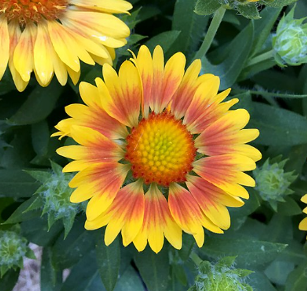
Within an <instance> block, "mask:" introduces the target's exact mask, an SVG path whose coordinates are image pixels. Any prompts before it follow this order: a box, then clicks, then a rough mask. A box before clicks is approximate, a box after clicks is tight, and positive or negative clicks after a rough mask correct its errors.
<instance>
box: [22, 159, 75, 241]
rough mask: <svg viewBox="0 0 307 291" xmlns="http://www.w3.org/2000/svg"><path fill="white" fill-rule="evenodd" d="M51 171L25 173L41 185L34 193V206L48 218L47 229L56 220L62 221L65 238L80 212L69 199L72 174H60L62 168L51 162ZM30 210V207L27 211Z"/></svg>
mask: <svg viewBox="0 0 307 291" xmlns="http://www.w3.org/2000/svg"><path fill="white" fill-rule="evenodd" d="M51 167H52V171H50V172H46V171H37V170H35V171H27V172H28V173H29V174H30V175H31V176H33V177H34V178H35V179H36V180H38V181H40V182H41V183H42V184H43V185H42V186H41V187H39V188H38V190H37V191H36V192H35V195H37V196H38V197H37V201H36V202H35V203H34V205H36V207H37V205H39V206H40V207H41V208H42V209H43V211H42V215H44V214H47V216H48V227H49V229H50V228H51V226H52V225H53V224H54V222H56V221H57V220H62V221H63V224H64V228H65V236H67V234H68V233H69V231H70V230H71V228H72V226H73V223H74V220H75V216H76V215H77V213H78V212H79V211H80V206H79V205H77V204H72V203H70V201H69V197H70V195H71V193H72V192H73V190H72V189H71V188H69V186H68V183H69V181H70V180H71V179H72V178H73V175H72V174H68V173H62V167H60V166H59V165H57V164H56V163H54V162H51ZM29 210H32V209H31V206H30V208H29V209H28V210H27V211H29Z"/></svg>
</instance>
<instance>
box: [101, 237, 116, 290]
mask: <svg viewBox="0 0 307 291" xmlns="http://www.w3.org/2000/svg"><path fill="white" fill-rule="evenodd" d="M96 254H97V264H98V269H99V274H100V277H101V280H102V282H103V285H104V286H105V288H106V290H107V291H113V290H114V287H115V285H116V283H117V280H118V274H119V269H120V243H119V238H116V239H115V240H114V242H113V243H112V244H111V245H109V246H106V245H105V243H104V240H103V235H102V233H101V232H98V233H97V234H96Z"/></svg>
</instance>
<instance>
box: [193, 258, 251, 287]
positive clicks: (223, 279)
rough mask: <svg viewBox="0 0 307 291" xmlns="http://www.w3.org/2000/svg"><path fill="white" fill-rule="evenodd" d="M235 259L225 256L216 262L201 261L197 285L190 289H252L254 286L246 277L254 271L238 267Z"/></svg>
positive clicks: (196, 279) (196, 280)
mask: <svg viewBox="0 0 307 291" xmlns="http://www.w3.org/2000/svg"><path fill="white" fill-rule="evenodd" d="M234 261H235V257H224V258H222V259H221V260H220V261H219V262H217V263H216V264H212V263H210V262H208V261H201V262H199V263H198V275H197V277H196V278H195V285H194V286H192V287H191V288H190V289H189V290H188V291H215V290H227V291H252V290H253V288H252V287H251V286H249V285H248V284H246V283H245V281H244V279H245V277H246V276H248V275H250V274H251V273H253V272H252V271H249V270H243V269H236V268H235V267H234Z"/></svg>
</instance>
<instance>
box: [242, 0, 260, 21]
mask: <svg viewBox="0 0 307 291" xmlns="http://www.w3.org/2000/svg"><path fill="white" fill-rule="evenodd" d="M237 10H238V11H239V13H240V14H242V16H244V17H246V18H249V19H259V18H261V17H260V15H259V11H258V8H257V6H256V5H255V4H254V3H250V4H246V5H238V7H237Z"/></svg>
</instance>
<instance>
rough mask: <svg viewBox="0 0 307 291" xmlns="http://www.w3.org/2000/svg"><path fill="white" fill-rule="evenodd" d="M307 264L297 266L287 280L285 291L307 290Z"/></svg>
mask: <svg viewBox="0 0 307 291" xmlns="http://www.w3.org/2000/svg"><path fill="white" fill-rule="evenodd" d="M306 272H307V263H306V262H305V263H303V264H301V265H300V266H298V267H297V268H296V269H295V270H294V271H292V272H291V273H290V275H289V276H288V278H287V282H286V288H285V291H302V290H307V276H306Z"/></svg>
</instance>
